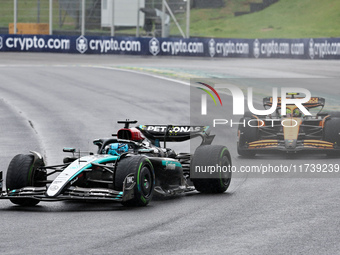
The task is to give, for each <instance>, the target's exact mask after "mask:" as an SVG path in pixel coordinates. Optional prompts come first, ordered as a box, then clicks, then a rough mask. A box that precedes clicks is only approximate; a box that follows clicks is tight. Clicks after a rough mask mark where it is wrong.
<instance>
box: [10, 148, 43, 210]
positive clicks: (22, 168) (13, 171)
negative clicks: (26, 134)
mask: <svg viewBox="0 0 340 255" xmlns="http://www.w3.org/2000/svg"><path fill="white" fill-rule="evenodd" d="M33 161H34V157H33V155H24V154H18V155H16V156H15V157H14V158H13V159H12V160H11V162H10V163H9V166H8V169H7V175H6V189H7V190H8V191H10V190H14V189H21V188H23V187H27V186H35V187H38V186H43V185H45V184H42V183H40V184H39V183H38V182H37V181H44V180H46V175H45V174H44V173H43V172H38V171H36V169H35V167H34V165H33V163H34V162H33ZM10 201H11V202H12V203H13V204H17V205H22V206H34V205H37V204H38V203H39V200H37V199H32V198H11V199H10Z"/></svg>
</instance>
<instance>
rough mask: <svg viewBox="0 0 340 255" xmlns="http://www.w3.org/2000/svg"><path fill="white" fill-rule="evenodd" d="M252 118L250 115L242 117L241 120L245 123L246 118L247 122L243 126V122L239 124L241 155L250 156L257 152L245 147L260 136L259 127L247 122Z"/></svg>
mask: <svg viewBox="0 0 340 255" xmlns="http://www.w3.org/2000/svg"><path fill="white" fill-rule="evenodd" d="M250 119H252V118H249V117H244V118H241V119H240V122H242V123H243V121H244V120H245V123H246V124H245V126H243V124H239V126H238V142H237V153H238V154H239V155H240V156H246V157H250V156H254V155H255V153H254V152H253V151H248V150H246V149H244V146H245V145H246V144H247V143H251V142H254V141H257V140H258V137H259V130H258V128H256V127H251V126H249V125H248V124H247V123H248V121H249V120H250ZM253 125H254V124H253Z"/></svg>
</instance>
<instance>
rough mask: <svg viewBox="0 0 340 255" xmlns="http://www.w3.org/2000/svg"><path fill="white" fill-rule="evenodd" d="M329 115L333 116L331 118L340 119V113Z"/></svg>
mask: <svg viewBox="0 0 340 255" xmlns="http://www.w3.org/2000/svg"><path fill="white" fill-rule="evenodd" d="M329 115H330V116H331V118H332V117H335V118H340V112H330V113H329Z"/></svg>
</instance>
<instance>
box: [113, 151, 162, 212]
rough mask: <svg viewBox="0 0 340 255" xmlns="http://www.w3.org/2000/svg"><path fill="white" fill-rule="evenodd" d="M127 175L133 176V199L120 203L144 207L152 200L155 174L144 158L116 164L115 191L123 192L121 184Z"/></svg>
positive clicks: (124, 159) (140, 157)
mask: <svg viewBox="0 0 340 255" xmlns="http://www.w3.org/2000/svg"><path fill="white" fill-rule="evenodd" d="M129 174H133V175H134V181H135V182H136V185H135V187H134V198H133V199H131V200H128V201H124V202H122V204H123V205H124V206H146V205H147V204H148V203H149V202H150V201H151V199H152V196H153V191H154V187H155V172H154V169H153V166H152V164H151V162H150V160H149V159H148V158H147V157H145V156H132V157H126V158H123V159H121V160H120V161H119V162H118V165H117V169H116V174H115V189H116V190H123V183H124V180H125V178H126V176H128V175H129Z"/></svg>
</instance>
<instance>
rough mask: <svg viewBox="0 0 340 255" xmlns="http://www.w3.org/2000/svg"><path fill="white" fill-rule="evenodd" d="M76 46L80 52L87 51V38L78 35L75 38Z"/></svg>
mask: <svg viewBox="0 0 340 255" xmlns="http://www.w3.org/2000/svg"><path fill="white" fill-rule="evenodd" d="M76 48H77V50H78V51H79V52H80V53H81V54H83V53H84V52H85V51H87V39H86V38H85V37H84V36H79V37H78V38H77V40H76Z"/></svg>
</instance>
